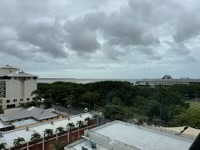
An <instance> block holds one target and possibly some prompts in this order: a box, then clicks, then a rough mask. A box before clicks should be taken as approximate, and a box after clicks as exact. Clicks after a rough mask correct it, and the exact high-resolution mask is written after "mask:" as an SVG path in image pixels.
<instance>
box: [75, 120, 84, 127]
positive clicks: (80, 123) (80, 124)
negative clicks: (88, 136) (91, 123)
mask: <svg viewBox="0 0 200 150" xmlns="http://www.w3.org/2000/svg"><path fill="white" fill-rule="evenodd" d="M76 125H77V126H78V127H79V128H80V127H82V126H83V121H82V120H79V121H77V123H76Z"/></svg>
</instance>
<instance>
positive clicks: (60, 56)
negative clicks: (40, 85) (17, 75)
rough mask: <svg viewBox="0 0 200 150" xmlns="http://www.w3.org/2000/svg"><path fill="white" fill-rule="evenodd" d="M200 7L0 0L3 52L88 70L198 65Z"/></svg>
mask: <svg viewBox="0 0 200 150" xmlns="http://www.w3.org/2000/svg"><path fill="white" fill-rule="evenodd" d="M199 8H200V2H198V1H191V0H186V1H184V2H183V1H181V0H168V1H162V0H149V1H146V0H116V1H111V0H105V1H99V0H85V1H82V0H78V1H76V2H74V1H73V0H67V1H65V0H60V1H54V0H45V2H43V3H41V1H40V0H34V1H33V0H29V1H27V0H10V1H4V0H0V30H1V32H0V56H2V55H5V57H6V56H7V57H9V58H10V59H12V58H15V62H17V59H18V60H19V61H21V60H26V61H27V62H29V61H30V63H33V62H35V63H42V64H43V65H44V66H43V67H44V68H45V63H47V64H46V65H48V64H49V62H50V61H52V62H54V63H56V64H57V65H60V64H65V66H63V68H65V69H66V68H67V67H68V66H73V67H74V69H76V68H77V69H80V68H81V67H83V68H86V69H85V70H87V67H88V69H91V68H93V67H92V66H91V64H95V66H96V68H98V67H99V66H100V67H99V68H104V70H106V68H107V69H108V68H109V67H106V66H111V67H110V69H111V70H112V69H115V67H116V68H120V67H121V68H122V67H125V66H127V65H129V64H131V65H132V64H135V65H137V67H136V68H140V66H149V64H151V65H152V66H153V68H156V65H157V64H166V62H167V64H168V65H169V67H170V65H173V64H174V63H175V62H177V63H181V64H186V63H191V64H192V63H195V62H198V58H199V54H198V53H197V49H198V48H199V47H200V44H199V43H200V38H199V36H200V21H199V20H200V18H199ZM5 12H6V13H5ZM1 58H2V57H1ZM102 60H103V62H102ZM85 61H87V62H88V63H86V64H85V63H84V62H85ZM56 64H55V65H52V66H56ZM77 64H79V65H77ZM134 67H135V66H134ZM134 67H133V68H134ZM47 68H48V67H47ZM160 68H161V67H160ZM48 69H49V68H48ZM61 69H62V67H61ZM34 70H37V69H34ZM83 70H84V69H82V71H83ZM119 70H120V69H119ZM80 71H81V69H80Z"/></svg>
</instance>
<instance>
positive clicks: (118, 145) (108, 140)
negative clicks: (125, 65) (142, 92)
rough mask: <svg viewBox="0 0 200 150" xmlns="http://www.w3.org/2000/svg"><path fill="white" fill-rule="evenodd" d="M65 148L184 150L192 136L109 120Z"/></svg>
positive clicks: (68, 149)
mask: <svg viewBox="0 0 200 150" xmlns="http://www.w3.org/2000/svg"><path fill="white" fill-rule="evenodd" d="M85 135H86V136H87V137H83V138H82V140H80V141H79V142H76V143H72V144H70V145H68V146H67V147H65V150H92V149H94V147H96V148H97V149H99V150H179V149H180V150H188V149H189V147H190V146H191V145H192V143H193V142H194V139H195V138H196V136H193V135H186V134H184V133H182V134H178V132H174V131H170V130H165V129H163V128H160V127H153V126H147V125H145V126H144V125H142V126H141V125H135V124H132V123H126V122H121V121H113V122H111V123H107V124H105V125H102V126H99V127H97V128H94V129H91V130H89V131H88V132H85Z"/></svg>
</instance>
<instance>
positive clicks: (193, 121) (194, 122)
mask: <svg viewBox="0 0 200 150" xmlns="http://www.w3.org/2000/svg"><path fill="white" fill-rule="evenodd" d="M199 114H200V110H198V109H188V110H185V111H184V112H182V113H181V114H179V115H177V116H175V118H174V119H173V122H174V124H175V125H181V126H190V127H193V128H199V129H200V115H199Z"/></svg>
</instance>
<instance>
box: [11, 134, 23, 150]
mask: <svg viewBox="0 0 200 150" xmlns="http://www.w3.org/2000/svg"><path fill="white" fill-rule="evenodd" d="M24 142H25V140H24V138H22V137H18V138H17V139H14V142H13V145H15V147H16V148H17V149H18V150H20V149H21V146H22V143H24Z"/></svg>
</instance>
